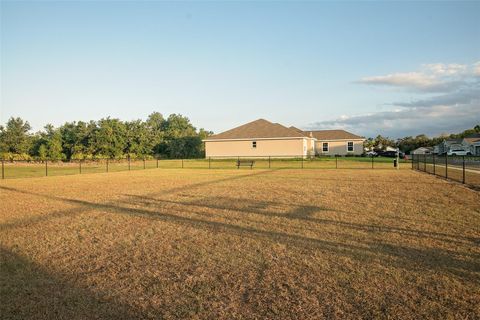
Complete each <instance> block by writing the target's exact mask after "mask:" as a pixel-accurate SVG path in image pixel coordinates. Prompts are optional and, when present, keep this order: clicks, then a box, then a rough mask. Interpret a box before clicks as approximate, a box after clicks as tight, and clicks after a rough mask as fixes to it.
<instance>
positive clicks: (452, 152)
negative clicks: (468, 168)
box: [447, 149, 472, 156]
mask: <svg viewBox="0 0 480 320" xmlns="http://www.w3.org/2000/svg"><path fill="white" fill-rule="evenodd" d="M447 155H449V156H471V155H472V153H471V152H470V151H467V150H464V149H452V150H448V152H447Z"/></svg>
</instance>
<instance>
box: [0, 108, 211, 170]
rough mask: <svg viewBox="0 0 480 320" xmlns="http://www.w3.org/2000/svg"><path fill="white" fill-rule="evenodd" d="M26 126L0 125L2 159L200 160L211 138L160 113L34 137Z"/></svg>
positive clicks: (16, 122)
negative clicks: (153, 158)
mask: <svg viewBox="0 0 480 320" xmlns="http://www.w3.org/2000/svg"><path fill="white" fill-rule="evenodd" d="M31 129H32V128H31V126H30V124H29V123H28V121H24V120H23V119H21V118H18V117H17V118H13V117H12V118H10V119H9V120H8V121H7V123H6V125H5V126H1V125H0V158H2V159H8V160H45V159H51V160H65V161H68V160H81V159H82V160H83V159H104V158H110V159H120V158H127V157H130V158H151V157H154V156H155V157H164V158H199V157H203V156H204V154H205V150H204V144H203V142H202V140H203V139H205V138H206V137H208V136H209V135H211V134H212V132H210V131H206V130H204V129H199V130H197V129H196V128H195V127H194V126H193V125H192V123H191V122H190V120H189V119H188V118H187V117H185V116H182V115H180V114H171V115H169V116H168V118H164V117H163V115H162V114H161V113H159V112H154V113H152V114H150V115H149V116H148V118H147V120H145V121H143V120H133V121H121V120H119V119H112V118H110V117H108V118H103V119H100V120H98V121H93V120H92V121H89V122H84V121H78V122H77V121H74V122H66V123H65V124H63V125H61V126H60V127H54V126H53V125H51V124H48V125H46V126H45V127H44V129H43V130H41V131H39V132H35V133H32V132H31Z"/></svg>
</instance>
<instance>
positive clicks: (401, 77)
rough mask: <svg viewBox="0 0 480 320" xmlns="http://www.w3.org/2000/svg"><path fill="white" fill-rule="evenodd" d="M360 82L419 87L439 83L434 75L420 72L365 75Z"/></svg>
mask: <svg viewBox="0 0 480 320" xmlns="http://www.w3.org/2000/svg"><path fill="white" fill-rule="evenodd" d="M360 82H361V83H365V84H374V85H387V86H396V87H407V88H408V87H411V88H419V89H428V88H432V87H435V86H438V85H439V84H441V83H440V82H439V81H438V80H437V79H435V77H434V76H429V75H426V74H423V73H421V72H408V73H394V74H388V75H386V76H374V77H365V78H362V79H361V80H360Z"/></svg>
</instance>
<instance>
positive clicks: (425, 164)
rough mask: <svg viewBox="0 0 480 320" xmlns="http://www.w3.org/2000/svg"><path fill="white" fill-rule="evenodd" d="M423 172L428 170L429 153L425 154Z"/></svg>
mask: <svg viewBox="0 0 480 320" xmlns="http://www.w3.org/2000/svg"><path fill="white" fill-rule="evenodd" d="M423 172H427V154H426V153H424V154H423Z"/></svg>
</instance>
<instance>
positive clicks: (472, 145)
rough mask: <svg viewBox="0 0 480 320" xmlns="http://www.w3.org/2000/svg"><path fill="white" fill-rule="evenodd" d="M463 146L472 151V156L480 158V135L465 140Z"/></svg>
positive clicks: (470, 136)
mask: <svg viewBox="0 0 480 320" xmlns="http://www.w3.org/2000/svg"><path fill="white" fill-rule="evenodd" d="M462 144H463V145H464V146H465V147H466V148H467V150H468V149H469V150H470V153H471V154H473V155H476V156H480V133H477V134H472V135H469V136H467V137H465V138H463V141H462Z"/></svg>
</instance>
